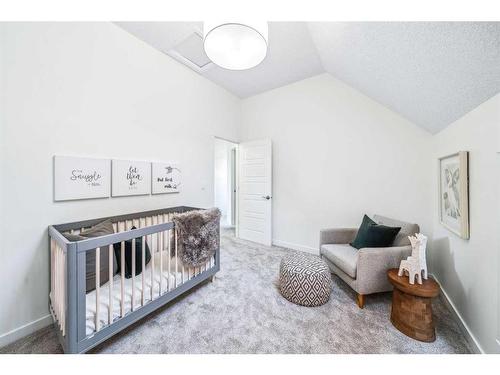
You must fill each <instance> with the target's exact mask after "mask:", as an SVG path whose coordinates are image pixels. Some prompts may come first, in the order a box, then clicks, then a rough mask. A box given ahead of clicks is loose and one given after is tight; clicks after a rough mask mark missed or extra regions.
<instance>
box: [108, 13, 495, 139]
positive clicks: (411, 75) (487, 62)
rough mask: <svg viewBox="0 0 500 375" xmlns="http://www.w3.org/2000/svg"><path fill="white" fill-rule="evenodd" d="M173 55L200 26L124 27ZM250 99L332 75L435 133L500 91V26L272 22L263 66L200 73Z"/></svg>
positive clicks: (215, 68)
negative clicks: (312, 77) (274, 89)
mask: <svg viewBox="0 0 500 375" xmlns="http://www.w3.org/2000/svg"><path fill="white" fill-rule="evenodd" d="M117 25H118V26H120V27H122V28H123V29H125V30H127V31H128V32H130V33H132V34H133V35H135V36H136V37H138V38H139V39H141V40H143V41H145V42H146V43H148V44H150V45H151V46H153V47H155V48H157V49H159V50H160V51H162V52H165V53H169V51H171V49H172V48H174V47H175V46H176V45H177V44H179V43H180V42H182V41H183V40H184V39H186V38H187V37H188V36H190V35H191V34H192V33H193V32H197V33H199V34H200V33H201V32H202V23H201V22H120V23H117ZM195 70H196V71H198V73H200V74H201V75H203V76H204V77H206V78H207V79H209V80H211V81H213V82H215V83H217V84H219V85H220V86H222V87H225V88H226V89H227V90H229V91H230V92H232V93H234V94H235V95H237V96H239V97H240V98H246V97H249V96H252V95H255V94H259V93H261V92H264V91H267V90H270V89H273V88H276V87H280V86H284V85H287V84H289V83H292V82H295V81H299V80H301V79H304V78H307V77H311V76H313V75H316V74H320V73H324V72H328V73H330V74H332V75H333V76H334V77H336V78H338V79H340V80H342V81H344V82H345V83H347V84H348V85H350V86H352V87H354V88H356V89H357V90H359V91H361V92H362V93H364V94H365V95H367V96H369V97H371V98H372V99H374V100H376V101H378V102H379V103H381V104H383V105H385V106H386V107H388V108H390V109H392V110H394V111H395V112H397V113H399V114H401V115H402V116H404V117H406V118H407V119H409V120H410V121H412V122H414V123H415V124H417V125H420V126H421V127H423V128H425V129H427V130H428V131H430V132H432V133H436V132H438V131H439V130H441V129H443V128H444V127H446V126H447V125H449V124H450V123H451V122H453V121H455V120H456V119H458V118H460V117H461V116H463V115H464V114H466V113H467V112H469V111H470V110H472V109H474V108H475V107H477V106H478V105H479V104H481V103H482V102H484V101H486V100H487V99H489V98H491V97H492V96H494V95H495V94H497V93H498V92H500V22H495V23H493V22H492V23H486V22H482V23H481V22H477V23H475V22H455V23H451V22H434V23H432V22H429V23H428V22H354V23H339V22H309V23H305V22H270V23H269V50H268V56H267V57H266V59H265V60H264V62H262V63H261V64H260V65H259V66H257V67H255V68H252V69H249V70H245V71H230V70H225V69H222V68H220V67H218V66H216V65H214V64H209V65H208V66H205V67H204V68H203V69H195Z"/></svg>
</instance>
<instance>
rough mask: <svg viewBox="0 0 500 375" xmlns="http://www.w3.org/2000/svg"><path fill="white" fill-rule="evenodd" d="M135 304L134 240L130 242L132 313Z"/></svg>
mask: <svg viewBox="0 0 500 375" xmlns="http://www.w3.org/2000/svg"><path fill="white" fill-rule="evenodd" d="M134 304H135V238H134V239H133V240H132V302H131V305H132V306H131V310H132V311H134Z"/></svg>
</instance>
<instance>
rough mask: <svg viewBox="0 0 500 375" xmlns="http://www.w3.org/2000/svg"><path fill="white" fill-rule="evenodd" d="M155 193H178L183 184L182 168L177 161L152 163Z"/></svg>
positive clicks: (152, 183)
mask: <svg viewBox="0 0 500 375" xmlns="http://www.w3.org/2000/svg"><path fill="white" fill-rule="evenodd" d="M151 169H152V181H151V185H152V190H153V194H164V193H178V192H179V191H180V185H181V176H182V175H181V169H180V167H179V164H177V163H163V162H153V163H152V168H151Z"/></svg>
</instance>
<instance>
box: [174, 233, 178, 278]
mask: <svg viewBox="0 0 500 375" xmlns="http://www.w3.org/2000/svg"><path fill="white" fill-rule="evenodd" d="M174 236H175V243H174V246H175V286H174V288H177V263H178V262H177V229H176V228H174Z"/></svg>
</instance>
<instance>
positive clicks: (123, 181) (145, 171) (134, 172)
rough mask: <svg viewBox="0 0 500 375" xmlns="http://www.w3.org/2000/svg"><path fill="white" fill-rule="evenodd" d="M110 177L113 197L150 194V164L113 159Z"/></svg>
mask: <svg viewBox="0 0 500 375" xmlns="http://www.w3.org/2000/svg"><path fill="white" fill-rule="evenodd" d="M111 175H112V184H111V195H112V196H113V197H121V196H126V195H147V194H151V163H150V162H147V161H134V160H116V159H113V160H112V163H111Z"/></svg>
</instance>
